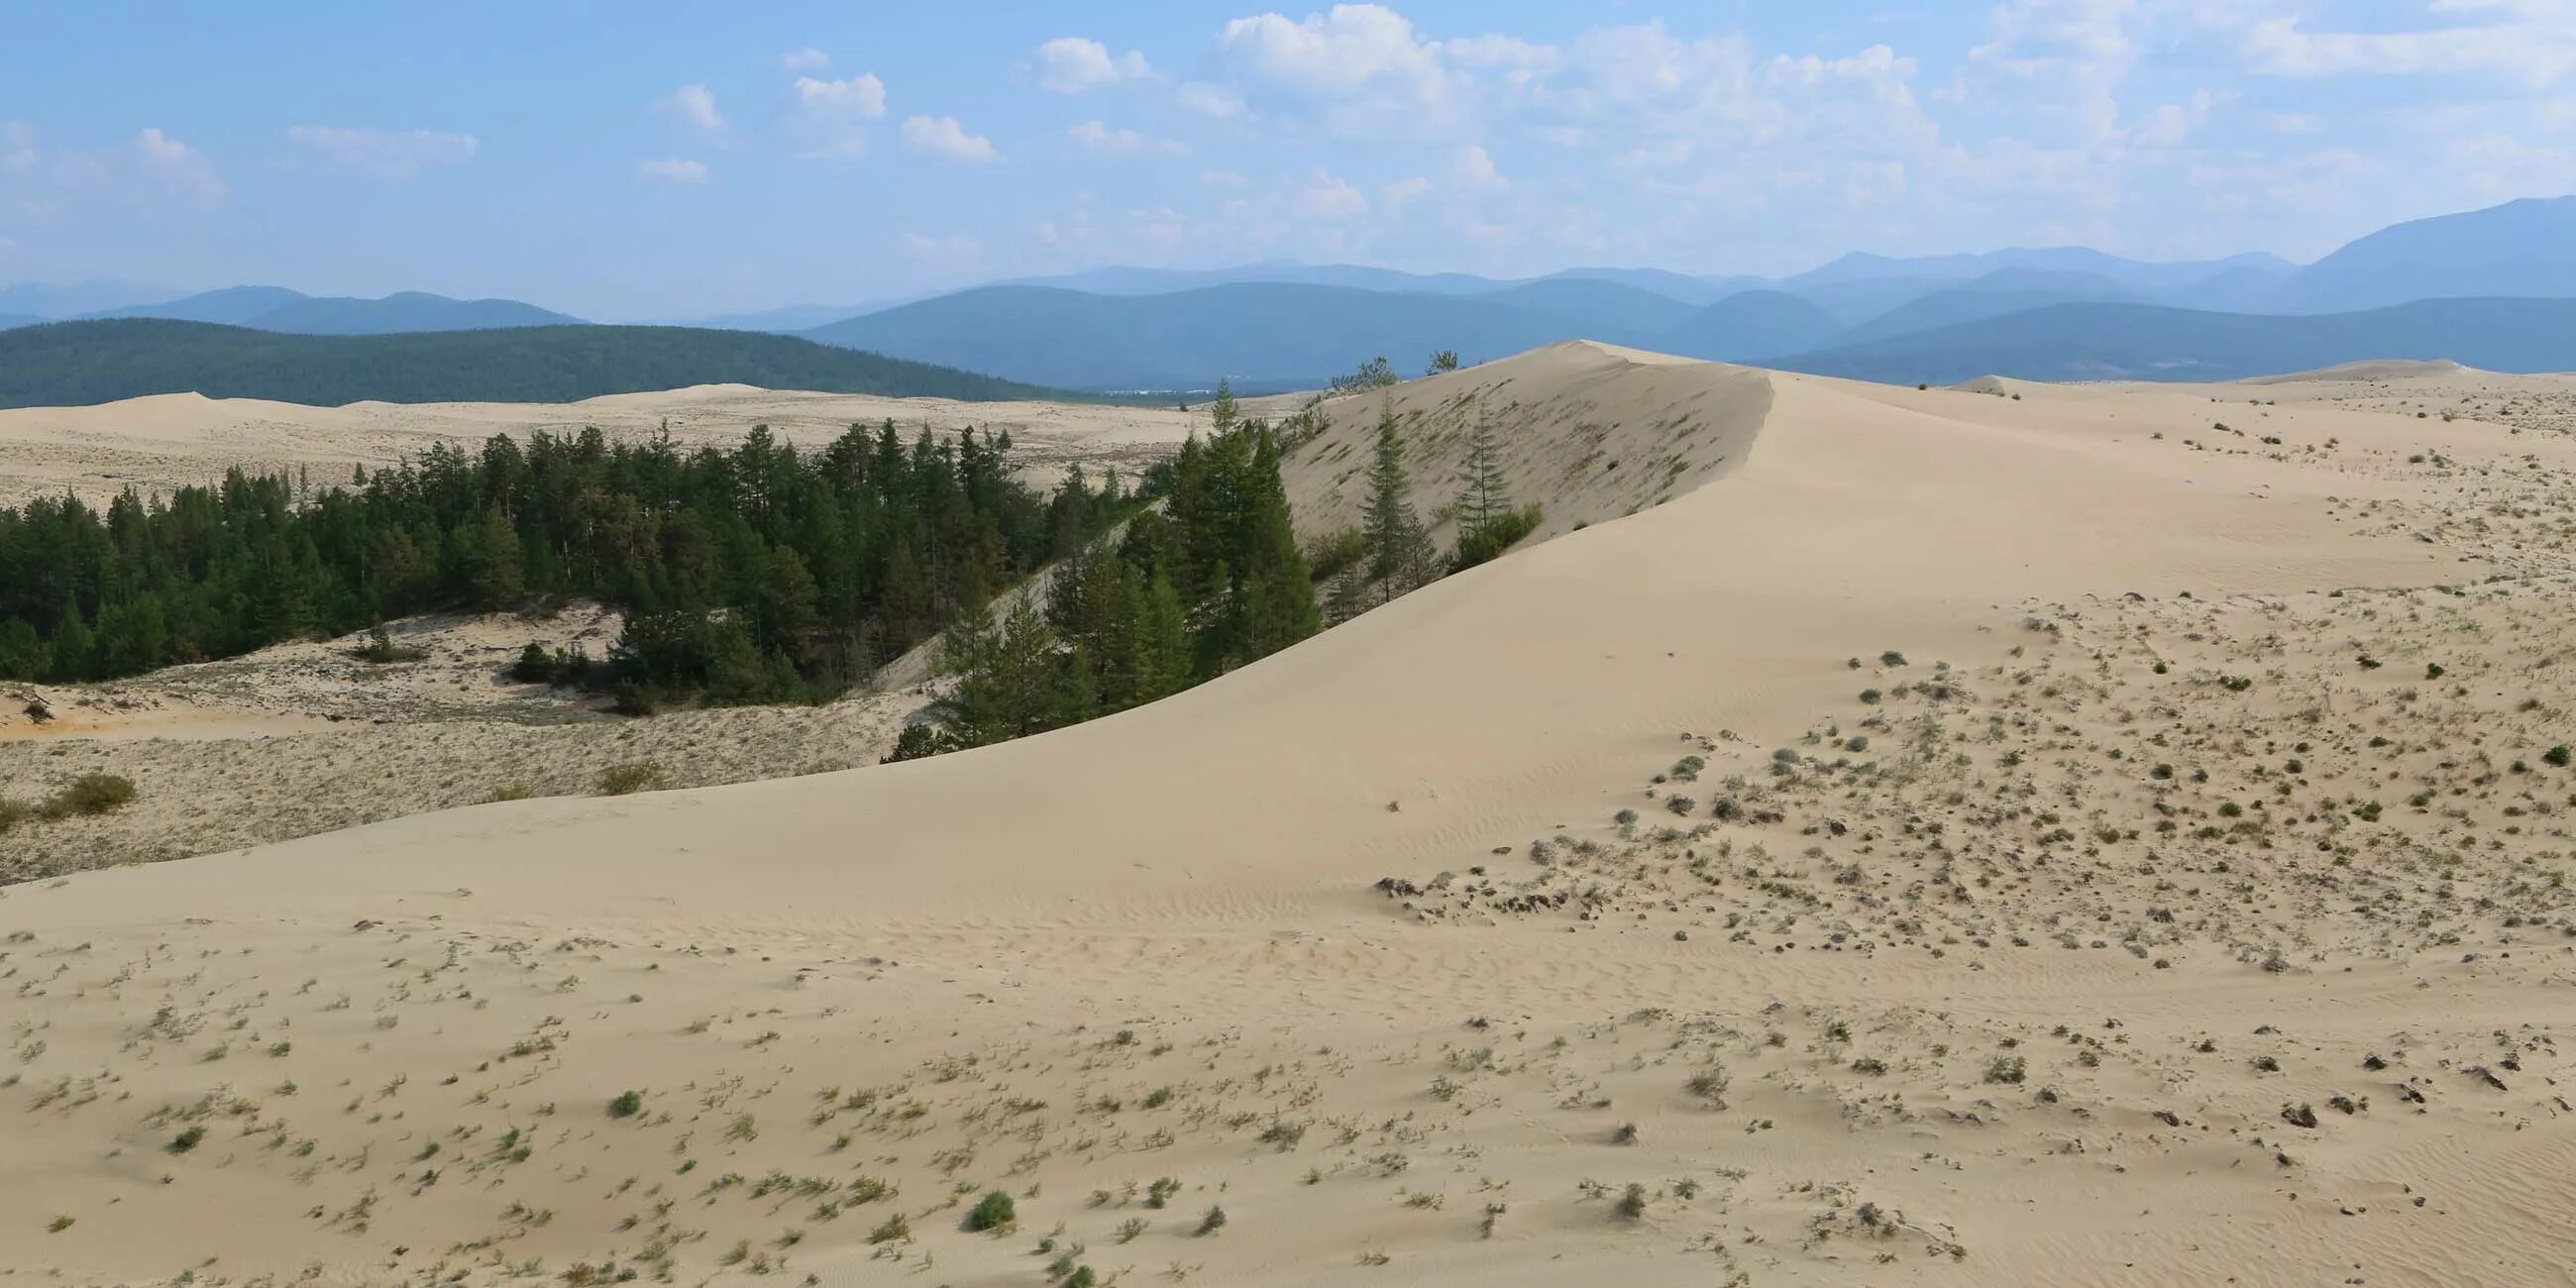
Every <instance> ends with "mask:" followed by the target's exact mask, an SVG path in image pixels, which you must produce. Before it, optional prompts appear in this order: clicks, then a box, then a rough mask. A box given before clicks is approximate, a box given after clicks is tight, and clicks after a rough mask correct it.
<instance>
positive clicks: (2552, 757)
mask: <svg viewBox="0 0 2576 1288" xmlns="http://www.w3.org/2000/svg"><path fill="white" fill-rule="evenodd" d="M2540 759H2541V761H2542V763H2544V764H2550V765H2555V766H2557V767H2558V768H2560V769H2565V768H2566V767H2567V760H2568V752H2567V748H2566V747H2565V746H2564V745H2561V746H2556V747H2552V748H2550V749H2549V750H2547V751H2544V752H2542V753H2540Z"/></svg>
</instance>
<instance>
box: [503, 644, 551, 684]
mask: <svg viewBox="0 0 2576 1288" xmlns="http://www.w3.org/2000/svg"><path fill="white" fill-rule="evenodd" d="M510 678H511V679H513V680H516V681H518V682H519V683H521V684H552V683H554V678H555V659H554V657H553V655H552V654H549V653H547V652H546V646H545V645H543V644H540V643H538V642H536V641H535V640H529V641H528V646H527V647H526V648H523V649H520V650H519V660H518V661H516V662H513V663H511V664H510Z"/></svg>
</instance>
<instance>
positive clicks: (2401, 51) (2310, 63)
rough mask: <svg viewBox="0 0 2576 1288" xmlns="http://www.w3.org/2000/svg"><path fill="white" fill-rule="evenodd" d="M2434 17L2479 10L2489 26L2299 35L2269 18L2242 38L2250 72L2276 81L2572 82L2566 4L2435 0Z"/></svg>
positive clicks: (2287, 22) (2575, 60) (2294, 23)
mask: <svg viewBox="0 0 2576 1288" xmlns="http://www.w3.org/2000/svg"><path fill="white" fill-rule="evenodd" d="M2431 8H2432V9H2433V11H2435V12H2437V13H2457V12H2461V11H2464V10H2476V11H2483V12H2484V13H2486V14H2487V15H2489V16H2490V20H2487V21H2480V22H2476V23H2473V24H2470V25H2463V26H2452V27H2436V28H2433V29H2431V30H2426V31H2404V32H2351V31H2322V32H2312V31H2309V30H2307V29H2305V28H2304V27H2303V26H2302V25H2301V23H2300V21H2299V19H2297V18H2294V17H2293V18H2270V19H2265V20H2263V21H2259V22H2256V23H2255V24H2253V25H2252V26H2251V27H2250V28H2248V29H2247V30H2246V32H2245V33H2244V44H2243V48H2244V52H2245V55H2246V57H2247V58H2248V59H2249V60H2250V61H2251V62H2252V64H2253V65H2254V67H2255V69H2256V70H2259V71H2264V72H2269V73H2271V74H2273V75H2277V76H2298V77H2318V76H2342V75H2367V76H2405V75H2443V74H2455V75H2493V76H2504V77H2509V78H2511V79H2513V80H2514V81H2517V82H2519V83H2521V84H2524V85H2528V86H2532V87H2535V88H2538V87H2543V86H2547V85H2550V84H2553V83H2555V82H2557V81H2559V80H2561V79H2564V78H2566V77H2568V76H2570V75H2576V4H2569V3H2566V0H2482V2H2480V3H2465V2H2463V0H2453V2H2452V3H2441V2H2439V0H2436V3H2434V4H2433V5H2432V6H2431Z"/></svg>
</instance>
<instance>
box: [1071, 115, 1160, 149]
mask: <svg viewBox="0 0 2576 1288" xmlns="http://www.w3.org/2000/svg"><path fill="white" fill-rule="evenodd" d="M1064 136H1065V137H1066V138H1067V139H1070V140H1072V142H1073V145H1074V146H1075V147H1078V148H1081V149H1082V150H1083V151H1085V152H1098V153H1103V154H1106V155H1110V156H1134V155H1138V154H1153V155H1159V156H1179V155H1181V154H1182V153H1183V152H1184V151H1186V150H1187V149H1185V148H1183V147H1182V146H1181V145H1180V144H1178V143H1174V142H1172V141H1170V140H1168V139H1158V138H1154V137H1152V136H1151V135H1146V134H1140V133H1138V132H1136V131H1134V130H1130V129H1126V128H1123V127H1112V126H1110V125H1107V124H1105V123H1103V122H1100V121H1084V122H1083V123H1081V124H1080V125H1076V126H1074V127H1072V128H1071V129H1068V130H1066V131H1065V132H1064Z"/></svg>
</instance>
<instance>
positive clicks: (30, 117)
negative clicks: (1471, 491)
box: [0, 0, 2576, 320]
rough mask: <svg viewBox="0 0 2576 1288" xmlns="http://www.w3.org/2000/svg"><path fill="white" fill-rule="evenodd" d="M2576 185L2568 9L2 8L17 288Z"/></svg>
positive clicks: (1608, 229)
mask: <svg viewBox="0 0 2576 1288" xmlns="http://www.w3.org/2000/svg"><path fill="white" fill-rule="evenodd" d="M2570 191H2576V0H2369V2H2353V3H2345V2H2340V0H2308V2H2305V3H2300V2H2284V3H2259V2H2254V0H2006V2H2005V3H2001V4H1958V5H1923V4H1914V5H1892V4H1849V3H1841V2H1839V0H1806V2H1803V3H1797V4H1783V3H1758V4H1757V3H1726V2H1722V0H1721V2H1720V3H1695V4H1666V3H1648V2H1646V0H1597V2H1595V3H1590V4H1583V5H1568V4H1563V3H1536V2H1534V0H1485V2H1483V3H1447V2H1442V3H1431V2H1427V0H1415V2H1411V3H1399V4H1393V5H1388V6H1380V5H1342V6H1332V7H1310V6H1289V7H1283V8H1277V9H1268V8H1264V7H1263V6H1262V5H1261V4H1260V3H1258V2H1257V0H1255V2H1252V3H1196V2H1190V0H1161V2H1158V3H1131V4H1117V5H1107V4H1101V5H1070V4H1063V3H976V2H974V0H966V2H964V3H949V4H938V5H932V4H919V3H895V2H892V0H841V2H840V3H829V4H825V3H797V2H793V0H779V2H777V3H761V4H737V5H724V6H719V5H713V4H699V5H685V6H684V5H673V4H656V3H645V2H643V0H629V2H627V3H615V4H609V3H596V4H594V3H539V4H528V3H515V4H484V3H448V4H442V5H438V6H428V5H402V6H397V5H364V4H346V3H309V4H308V3H278V2H271V3H258V2H256V0H237V2H236V3H231V4H223V5H198V4H191V5H180V4H119V3H106V2H92V3H81V4H55V3H36V2H33V0H0V282H5V281H15V280H31V279H34V280H67V279H75V278H87V277H114V278H123V279H131V280H136V281H143V282H150V283H156V284H167V285H170V286H174V287H181V288H191V289H194V288H204V287H213V286H220V285H228V284H232V283H239V282H261V283H273V284H277V285H284V286H292V287H296V288H298V289H302V290H306V291H312V292H316V293H331V294H341V293H351V294H381V293H384V292H387V291H392V290H400V289H426V290H434V291H440V292H443V293H447V294H452V295H466V296H479V295H507V296H514V297H517V298H522V299H527V300H531V301H534V302H536V303H540V304H544V305H548V306H550V307H555V308H560V309H565V310H568V311H571V312H575V313H580V314H583V315H585V316H590V317H596V318H600V319H604V320H615V319H626V318H639V317H655V316H685V315H691V314H699V313H709V312H716V311H724V310H733V309H752V308H761V307H767V306H772V305H779V304H787V303H794V302H819V303H848V302H857V301H863V300H873V299H881V298H886V297H892V296H901V295H907V294H913V293H919V292H924V291H929V290H934V289H941V288H946V287H951V286H956V285H962V284H966V283H971V282H975V281H982V280H990V279H993V278H999V277H1008V276H1018V275H1027V274H1039V273H1048V272H1058V271H1064V270H1067V269H1073V268H1081V267H1087V266H1092V265H1097V264H1104V263H1129V264H1153V265H1170V266H1183V267H1204V266H1214V265H1221V264H1229V263H1239V262H1245V261H1250V260H1257V259H1268V258H1289V259H1303V260H1310V261H1352V262H1363V263H1374V264H1382V265H1387V266H1391V267H1397V268H1407V269H1417V270H1441V269H1454V270H1463V271H1471V272H1483V273H1491V274H1506V275H1516V274H1526V273H1537V272H1545V271H1549V270H1552V269H1556V268H1562V267H1568V266H1573V265H1588V264H1622V265H1654V266H1659V267H1666V268H1673V269H1678V270H1682V271H1688V272H1702V273H1721V272H1759V273H1775V272H1789V271H1796V270H1799V269H1803V268H1807V267H1811V266H1813V265H1814V264H1816V263H1818V262H1821V261H1823V260H1825V259H1827V258H1830V257H1831V256H1832V255H1834V254H1837V253H1839V252H1841V251H1844V250H1850V249H1864V250H1872V251H1878V252H1882V253H1890V254H1911V253H1932V252H1946V251H1958V250H1984V249H1992V248H1995V247H1998V246H2005V245H2039V244H2064V243H2083V244H2089V245H2094V246H2099V247H2101V248H2103V249H2106V250H2113V251H2118V252H2122V253H2127V254H2133V255H2139V256H2143V257H2149V258H2177V257H2196V256H2207V255H2218V254H2226V253H2231V252H2235V251H2239V250H2269V251H2274V252H2277V253H2280V254H2284V255H2288V256H2291V257H2293V258H2302V259H2304V258H2312V257H2314V256H2315V255H2317V254H2320V253H2322V252H2324V251H2326V250H2329V249H2331V248H2332V247H2334V246H2335V245H2337V244H2339V243H2340V242H2342V241H2344V240H2346V239H2348V238H2350V237H2353V236H2356V235H2358V234H2360V233H2364V232H2367V231H2369V230H2371V229H2373V228H2376V227H2379V226H2381V225H2384V224H2386V223H2390V222H2393V221H2396V220H2399V219H2405V218H2412V217H2417V216H2421V215H2427V214H2435V213H2441V212H2445V211H2450V210H2458V209H2466V208H2471V207H2475V206H2481V205H2487V204H2492V203H2494V202H2496V201H2501V200H2505V199H2508V198H2511V197H2517V196H2537V195H2555V194H2561V193H2566V192H2570Z"/></svg>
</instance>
